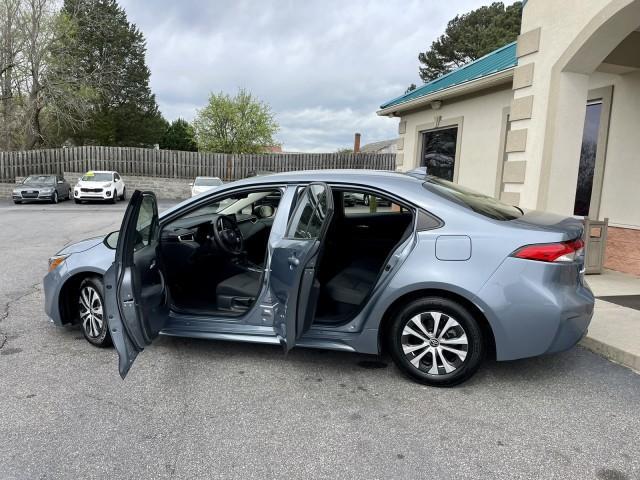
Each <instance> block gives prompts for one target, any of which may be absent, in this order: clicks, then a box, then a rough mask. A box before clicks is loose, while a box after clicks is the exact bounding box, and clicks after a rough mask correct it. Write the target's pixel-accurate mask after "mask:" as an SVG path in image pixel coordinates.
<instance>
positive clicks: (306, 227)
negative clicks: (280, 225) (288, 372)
mask: <svg viewBox="0 0 640 480" xmlns="http://www.w3.org/2000/svg"><path fill="white" fill-rule="evenodd" d="M332 216H333V196H332V193H331V189H330V188H329V186H328V185H327V184H325V183H311V184H309V186H307V187H306V188H305V189H304V190H303V191H302V193H301V194H300V196H299V197H298V202H297V204H296V206H295V208H294V211H293V214H292V215H291V217H290V220H289V224H288V225H287V230H286V233H285V236H284V238H283V239H282V240H281V241H280V242H279V243H278V244H277V245H276V247H275V248H274V250H273V254H272V257H271V289H272V292H273V294H274V295H275V297H276V299H277V301H278V305H277V307H276V312H275V319H274V330H275V332H276V335H277V336H278V338H279V339H280V342H281V343H282V345H283V346H284V349H285V352H287V351H289V350H291V348H293V346H294V345H295V343H296V340H297V339H298V338H300V337H301V336H302V334H304V332H305V331H307V330H308V329H309V327H310V326H311V322H312V321H313V314H314V312H315V307H316V302H317V297H318V292H319V284H318V281H317V279H316V267H317V263H318V257H319V255H320V253H321V251H322V242H323V240H324V237H325V233H326V230H327V227H328V225H329V223H330V222H331V218H332Z"/></svg>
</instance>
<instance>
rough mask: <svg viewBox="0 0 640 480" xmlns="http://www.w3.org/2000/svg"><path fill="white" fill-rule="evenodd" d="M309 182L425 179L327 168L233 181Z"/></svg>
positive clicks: (413, 181) (374, 182)
mask: <svg viewBox="0 0 640 480" xmlns="http://www.w3.org/2000/svg"><path fill="white" fill-rule="evenodd" d="M299 182H302V183H307V182H330V183H355V184H359V183H362V184H366V185H376V186H383V185H386V186H389V187H391V186H401V185H403V184H404V185H407V186H408V185H411V186H414V185H416V184H422V183H423V182H424V180H419V179H417V178H415V177H411V176H409V175H406V174H404V173H400V172H390V171H386V170H364V169H358V170H356V169H341V170H338V169H327V170H300V171H294V172H281V173H273V174H271V175H264V176H257V177H248V178H245V179H242V180H237V181H235V182H233V183H234V184H236V185H243V184H248V185H257V184H269V183H299Z"/></svg>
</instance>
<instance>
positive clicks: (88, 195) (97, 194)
mask: <svg viewBox="0 0 640 480" xmlns="http://www.w3.org/2000/svg"><path fill="white" fill-rule="evenodd" d="M82 190H83V189H81V188H78V187H76V188H74V189H73V198H75V199H76V200H112V199H113V198H114V197H115V196H116V191H115V190H114V189H112V188H106V189H105V188H93V189H89V188H86V189H85V190H91V191H84V192H83V191H82Z"/></svg>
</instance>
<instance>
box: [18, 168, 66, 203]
mask: <svg viewBox="0 0 640 480" xmlns="http://www.w3.org/2000/svg"><path fill="white" fill-rule="evenodd" d="M11 197H12V198H13V202H14V203H22V202H27V201H45V202H51V203H58V201H60V200H69V198H71V186H70V185H69V183H68V182H67V181H66V180H65V179H64V177H62V176H61V175H48V174H46V175H29V176H28V177H27V178H25V179H24V180H23V181H22V183H20V184H18V185H16V187H15V188H14V189H13V193H12V194H11Z"/></svg>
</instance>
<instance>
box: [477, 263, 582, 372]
mask: <svg viewBox="0 0 640 480" xmlns="http://www.w3.org/2000/svg"><path fill="white" fill-rule="evenodd" d="M580 268H581V265H579V264H576V263H571V264H553V263H545V262H536V261H532V260H523V259H518V258H508V259H506V260H505V261H504V262H503V264H502V265H501V266H500V267H499V268H498V270H496V272H495V273H494V274H493V276H492V277H491V278H490V279H489V281H488V282H487V283H486V284H485V286H484V287H483V288H482V289H481V290H480V292H479V294H478V296H479V298H480V299H482V301H483V302H484V303H485V305H486V308H487V316H488V317H489V316H490V317H491V318H488V319H489V322H490V324H491V327H492V330H493V334H494V337H495V343H496V355H497V359H498V360H515V359H518V358H526V357H534V356H537V355H543V354H547V353H555V352H561V351H564V350H568V349H570V348H572V347H573V346H574V345H575V344H577V343H578V342H579V341H580V340H581V339H582V337H584V336H585V335H586V333H587V328H588V327H589V323H590V322H591V318H592V316H593V309H594V297H593V293H592V292H591V290H590V289H589V287H588V286H587V285H586V283H585V282H584V278H583V274H581V273H579V270H580ZM489 312H490V313H489Z"/></svg>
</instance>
